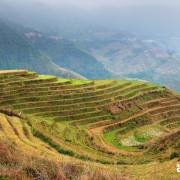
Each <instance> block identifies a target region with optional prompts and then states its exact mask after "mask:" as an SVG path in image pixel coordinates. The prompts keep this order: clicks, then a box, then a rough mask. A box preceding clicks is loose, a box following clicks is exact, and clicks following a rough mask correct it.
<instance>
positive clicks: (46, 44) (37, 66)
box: [0, 21, 111, 79]
mask: <svg viewBox="0 0 180 180" xmlns="http://www.w3.org/2000/svg"><path fill="white" fill-rule="evenodd" d="M0 23H1V21H0ZM0 38H1V49H2V50H3V52H4V54H1V59H2V60H1V66H2V67H1V69H2V68H6V69H7V68H9V67H11V68H12V67H14V68H17V67H16V66H15V65H17V66H18V67H19V68H24V66H25V65H26V68H29V69H30V70H33V71H38V72H40V73H46V74H47V73H50V74H55V75H58V73H57V71H60V72H62V74H59V75H60V76H63V77H77V78H82V77H86V78H90V79H102V78H108V77H110V76H111V73H110V72H108V71H107V70H106V69H105V68H104V67H103V65H102V64H101V63H100V62H99V61H97V60H96V59H95V58H94V57H93V56H91V55H90V54H88V53H87V52H85V51H83V50H81V49H80V48H78V47H76V45H75V44H73V42H72V41H69V40H66V39H64V38H63V37H61V36H57V35H51V34H44V33H41V32H38V31H35V30H33V29H31V28H27V27H23V26H21V25H17V24H15V23H12V22H9V21H6V24H5V23H1V33H0ZM12 40H13V41H12ZM8 42H10V43H8ZM12 51H13V52H12ZM12 59H13V60H12ZM6 61H7V62H6ZM21 61H22V62H21ZM53 70H54V71H53ZM75 72H76V73H75ZM80 74H81V75H82V76H80Z"/></svg>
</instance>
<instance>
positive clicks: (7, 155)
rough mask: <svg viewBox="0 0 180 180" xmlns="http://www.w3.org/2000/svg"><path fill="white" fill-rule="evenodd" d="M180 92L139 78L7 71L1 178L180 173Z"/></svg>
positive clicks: (0, 83) (2, 91)
mask: <svg viewBox="0 0 180 180" xmlns="http://www.w3.org/2000/svg"><path fill="white" fill-rule="evenodd" d="M177 164H180V95H179V93H178V92H173V91H171V90H170V89H168V88H166V87H162V86H160V85H157V84H151V83H148V82H145V81H136V80H78V79H68V78H59V77H56V76H52V75H39V74H37V73H36V72H29V71H26V70H4V71H0V179H57V180H58V179H59V180H60V179H82V180H86V179H95V180H101V179H112V180H114V179H115V180H116V179H120V180H126V179H137V180H138V179H152V180H158V179H159V180H161V179H162V180H163V179H167V180H170V179H173V180H176V179H177V180H178V179H180V173H177V171H176V165H177Z"/></svg>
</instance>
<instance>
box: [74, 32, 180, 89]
mask: <svg viewBox="0 0 180 180" xmlns="http://www.w3.org/2000/svg"><path fill="white" fill-rule="evenodd" d="M76 43H79V45H80V46H82V47H86V49H88V50H89V53H91V54H92V55H93V56H94V57H96V59H98V60H99V61H100V62H101V63H103V64H104V65H105V67H106V68H107V69H108V70H109V71H111V72H113V73H115V74H117V75H120V76H121V77H122V76H123V77H128V78H137V79H144V80H148V81H151V82H156V83H161V84H164V85H166V86H169V87H170V88H174V89H177V90H180V74H179V72H180V56H179V55H178V53H176V52H174V51H172V50H171V49H169V47H167V46H166V44H164V43H160V42H158V41H155V40H144V39H138V38H136V37H135V36H132V35H128V34H116V33H115V34H114V33H106V32H105V33H103V32H101V33H96V34H94V36H92V37H91V40H90V39H88V40H85V39H81V40H77V41H76ZM117 77H118V76H117Z"/></svg>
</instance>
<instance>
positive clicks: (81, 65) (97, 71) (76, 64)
mask: <svg viewBox="0 0 180 180" xmlns="http://www.w3.org/2000/svg"><path fill="white" fill-rule="evenodd" d="M25 35H26V37H27V39H28V40H29V41H30V42H31V43H32V45H33V46H34V47H35V48H37V49H39V50H40V51H41V52H43V53H44V54H46V55H48V56H50V57H51V58H52V59H53V61H54V62H55V63H56V64H57V65H59V66H61V67H64V68H68V69H71V70H72V71H75V72H77V73H79V74H82V75H83V76H85V77H87V78H89V79H103V78H107V77H110V76H111V74H110V73H109V72H108V71H107V70H106V69H105V68H104V67H103V65H102V64H101V63H100V62H98V61H97V60H96V59H95V58H94V57H93V56H92V55H90V54H88V53H87V52H85V51H83V50H81V49H80V48H78V47H76V45H75V44H73V43H72V42H71V41H69V40H66V39H63V38H62V37H60V36H52V35H49V36H48V35H45V34H42V33H38V32H33V31H30V32H26V33H25Z"/></svg>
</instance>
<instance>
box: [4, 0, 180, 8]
mask: <svg viewBox="0 0 180 180" xmlns="http://www.w3.org/2000/svg"><path fill="white" fill-rule="evenodd" d="M6 1H10V2H11V3H13V2H14V3H16V2H23V3H25V2H27V1H29V2H31V3H35V2H41V3H43V4H48V5H56V6H57V5H74V6H78V7H81V8H94V7H104V6H106V7H109V6H115V7H118V6H120V7H121V6H144V5H153V6H155V5H157V6H159V5H160V6H165V5H166V6H180V0H6Z"/></svg>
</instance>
